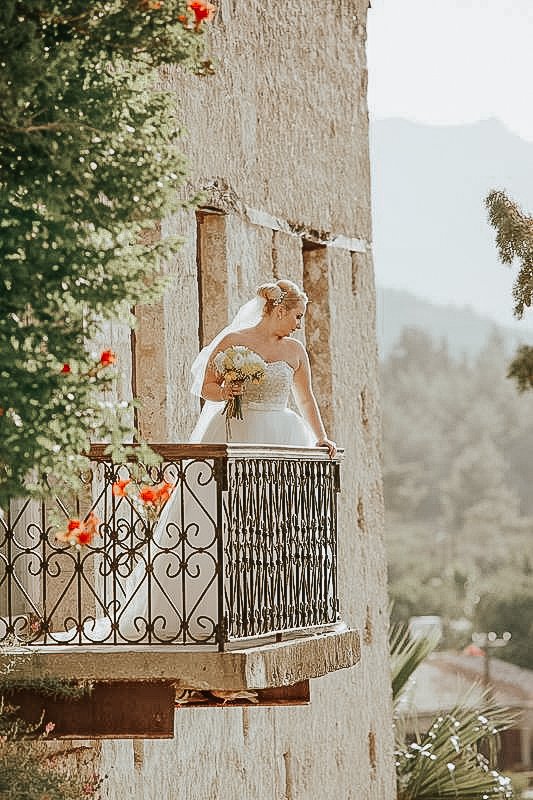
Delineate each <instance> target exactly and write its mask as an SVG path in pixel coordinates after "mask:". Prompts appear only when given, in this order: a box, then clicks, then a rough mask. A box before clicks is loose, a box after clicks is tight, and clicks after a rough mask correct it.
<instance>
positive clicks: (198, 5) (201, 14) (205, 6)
mask: <svg viewBox="0 0 533 800" xmlns="http://www.w3.org/2000/svg"><path fill="white" fill-rule="evenodd" d="M187 8H188V9H189V11H192V13H193V14H194V19H195V21H196V28H197V29H198V28H199V27H200V25H201V24H202V22H204V20H205V21H209V20H210V19H212V18H213V15H214V13H215V11H216V6H214V5H213V4H212V3H208V2H206V0H189V2H188V3H187Z"/></svg>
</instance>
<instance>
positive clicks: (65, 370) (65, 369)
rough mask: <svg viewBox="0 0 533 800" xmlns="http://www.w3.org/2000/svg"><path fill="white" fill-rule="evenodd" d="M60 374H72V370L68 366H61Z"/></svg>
mask: <svg viewBox="0 0 533 800" xmlns="http://www.w3.org/2000/svg"><path fill="white" fill-rule="evenodd" d="M61 372H72V370H71V369H70V364H63V366H62V367H61Z"/></svg>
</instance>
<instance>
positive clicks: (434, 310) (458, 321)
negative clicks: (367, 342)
mask: <svg viewBox="0 0 533 800" xmlns="http://www.w3.org/2000/svg"><path fill="white" fill-rule="evenodd" d="M406 327H417V328H422V329H423V330H424V331H425V332H426V333H428V334H429V335H430V336H431V337H432V338H433V339H434V340H435V341H436V342H441V341H443V340H445V341H446V342H447V344H448V350H449V352H450V355H452V356H454V357H455V358H457V359H460V358H462V357H463V355H464V356H466V357H467V358H468V359H469V360H470V359H471V358H473V357H474V356H476V355H477V353H478V352H479V351H480V350H481V348H482V347H483V346H484V345H485V344H486V342H487V339H488V337H489V336H490V334H491V333H493V332H494V331H497V332H498V334H499V335H500V336H501V337H502V339H503V340H504V342H505V345H506V349H507V350H508V352H509V355H511V354H512V353H513V352H514V350H515V349H516V347H517V346H518V345H519V344H522V343H523V344H531V345H533V330H532V329H531V328H528V327H526V326H525V325H524V327H523V328H522V329H517V328H510V327H505V326H502V325H497V324H496V323H495V322H494V320H492V319H490V318H489V317H486V316H483V315H481V314H478V313H477V312H475V311H473V310H472V309H471V308H468V307H462V308H461V307H459V306H453V305H437V304H435V303H430V302H428V301H426V300H422V299H421V298H420V297H417V296H416V295H414V294H411V293H410V292H406V291H403V290H399V289H386V288H383V287H379V286H378V287H377V334H378V346H379V354H380V358H382V359H383V358H386V357H387V356H388V354H389V353H390V351H391V349H392V347H393V346H394V345H395V343H396V342H397V340H398V337H399V336H400V333H401V332H402V330H403V329H404V328H406Z"/></svg>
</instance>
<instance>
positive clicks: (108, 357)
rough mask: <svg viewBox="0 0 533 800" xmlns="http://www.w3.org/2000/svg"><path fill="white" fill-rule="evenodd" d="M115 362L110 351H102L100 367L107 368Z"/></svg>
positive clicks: (114, 357)
mask: <svg viewBox="0 0 533 800" xmlns="http://www.w3.org/2000/svg"><path fill="white" fill-rule="evenodd" d="M116 360H117V357H116V355H115V353H114V352H113V351H112V350H103V351H102V354H101V356H100V364H101V365H102V367H109V366H111V364H114V363H115V361H116Z"/></svg>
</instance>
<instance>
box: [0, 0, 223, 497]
mask: <svg viewBox="0 0 533 800" xmlns="http://www.w3.org/2000/svg"><path fill="white" fill-rule="evenodd" d="M194 6H195V4H191V3H189V4H187V2H186V0H165V2H164V3H163V2H155V0H91V1H90V2H89V0H4V2H2V4H1V8H0V51H1V57H0V95H1V97H2V104H1V108H0V228H1V236H0V507H1V506H4V507H5V505H6V503H7V501H8V499H9V498H10V497H12V496H15V495H19V494H23V493H26V492H27V491H39V490H42V489H43V486H44V484H45V480H44V476H46V475H47V474H53V475H54V478H55V479H56V480H59V481H62V480H63V481H64V480H67V479H68V478H69V477H71V476H72V475H74V474H76V473H77V471H78V470H79V469H80V468H82V467H83V466H84V465H85V464H86V462H84V459H83V457H82V455H81V454H82V453H83V452H84V451H86V450H87V448H88V446H89V443H90V441H91V440H93V441H94V440H95V439H98V440H101V439H103V438H108V439H110V440H111V441H112V443H114V445H115V446H118V445H119V443H120V442H122V441H123V440H124V439H125V438H126V437H127V436H131V434H132V431H131V419H132V414H131V408H130V407H128V406H126V405H125V404H122V405H121V404H119V403H115V402H113V401H112V400H110V399H109V398H110V397H111V395H110V393H107V394H105V390H106V389H108V388H109V387H110V384H112V382H113V376H114V373H115V369H116V367H115V366H114V354H113V353H112V351H110V350H105V351H104V352H103V353H101V354H100V353H91V352H90V348H88V347H87V342H89V341H91V340H94V339H95V338H96V337H99V340H103V338H104V336H105V330H106V324H107V323H108V322H109V321H110V320H114V319H120V320H121V321H128V322H131V318H130V309H131V307H132V306H133V305H134V304H135V303H137V302H139V301H142V302H149V301H150V300H151V299H153V298H154V297H155V296H156V295H157V293H158V292H160V291H161V288H162V285H161V280H160V279H159V277H158V276H159V272H160V263H161V259H163V258H164V257H165V256H166V255H168V253H169V252H170V251H171V250H172V248H175V247H176V246H177V244H178V243H177V241H176V240H170V239H167V240H162V241H155V240H157V239H158V237H157V236H156V235H154V234H155V233H156V232H157V229H158V225H159V223H160V220H161V219H162V218H164V217H165V216H166V215H168V214H171V213H172V212H173V211H175V210H176V209H177V208H179V207H180V206H181V205H182V204H183V202H182V201H181V200H180V199H179V194H178V188H179V187H180V185H181V184H182V183H183V179H184V163H183V159H182V157H181V155H180V152H179V149H178V146H177V141H178V137H179V131H178V129H177V124H176V115H175V108H174V106H173V99H172V97H170V96H169V95H168V94H166V93H165V92H163V91H156V90H155V88H154V84H155V81H156V78H157V69H158V67H160V66H161V65H165V64H170V63H172V64H179V65H181V66H182V67H184V68H186V69H191V70H194V71H196V72H202V71H204V72H205V71H206V70H207V69H208V68H209V64H208V63H207V62H204V61H203V60H202V58H203V56H202V53H203V33H202V31H203V27H202V21H203V20H205V19H207V18H208V15H207V13H206V12H203V19H202V16H201V12H202V8H199V10H197V11H194ZM196 6H198V7H200V6H202V4H201V3H197V4H196ZM198 14H200V17H199V16H198ZM154 242H155V243H154ZM105 346H107V345H105ZM106 354H107V356H106ZM118 366H120V365H118Z"/></svg>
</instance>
